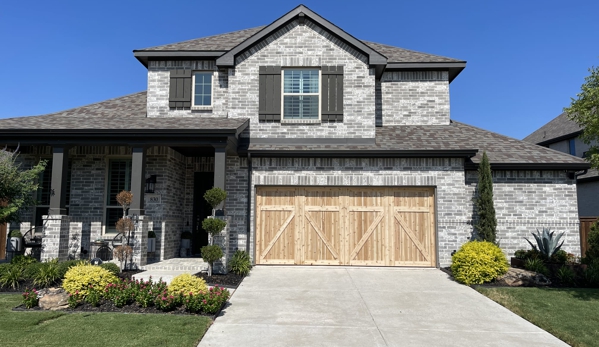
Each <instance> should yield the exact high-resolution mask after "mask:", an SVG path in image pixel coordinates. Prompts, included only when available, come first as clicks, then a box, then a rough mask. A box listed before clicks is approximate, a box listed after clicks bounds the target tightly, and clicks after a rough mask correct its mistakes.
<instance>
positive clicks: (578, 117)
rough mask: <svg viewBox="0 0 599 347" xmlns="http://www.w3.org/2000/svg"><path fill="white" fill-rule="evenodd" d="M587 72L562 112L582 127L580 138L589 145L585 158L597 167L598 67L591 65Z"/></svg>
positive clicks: (598, 129)
mask: <svg viewBox="0 0 599 347" xmlns="http://www.w3.org/2000/svg"><path fill="white" fill-rule="evenodd" d="M589 72H590V73H591V74H590V75H589V76H587V77H585V78H584V83H583V85H582V86H581V87H580V89H581V91H580V93H578V94H577V95H576V97H577V98H576V99H574V98H572V102H571V103H570V107H566V108H564V112H566V113H567V114H568V117H569V118H570V119H571V120H573V121H574V122H576V123H577V124H578V125H579V126H580V127H581V128H582V129H583V130H582V134H581V135H580V138H581V139H582V141H583V142H584V143H586V144H588V145H591V148H590V149H589V152H588V153H589V155H588V156H587V160H588V161H589V162H590V163H591V165H592V166H593V168H595V169H599V147H598V144H599V67H594V66H593V67H591V68H590V69H589Z"/></svg>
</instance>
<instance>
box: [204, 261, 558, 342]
mask: <svg viewBox="0 0 599 347" xmlns="http://www.w3.org/2000/svg"><path fill="white" fill-rule="evenodd" d="M199 346H528V347H530V346H567V345H566V344H565V343H564V342H562V341H560V340H558V339H557V338H555V337H554V336H552V335H551V334H549V333H547V332H545V331H544V330H541V329H540V328H538V327H536V326H534V325H533V324H531V323H529V322H527V321H526V320H524V319H522V318H520V317H519V316H517V315H515V314H513V313H512V312H510V311H509V310H507V309H505V308H504V307H502V306H500V305H498V304H496V303H495V302H493V301H491V300H489V299H487V298H486V297H484V296H483V295H481V294H479V293H477V292H476V291H474V290H473V289H471V288H469V287H466V286H462V285H460V284H457V283H455V282H453V281H451V280H450V279H449V278H448V276H447V275H446V274H445V273H444V272H442V271H440V270H436V269H397V268H343V267H265V266H261V267H260V266H259V267H256V268H254V269H253V270H252V272H251V274H250V276H249V277H247V278H246V279H245V280H244V281H243V283H242V285H241V286H240V287H239V288H238V289H237V291H236V292H235V295H233V297H232V298H231V303H230V306H228V307H227V308H226V309H225V310H223V313H222V314H221V316H219V317H218V318H217V319H216V321H215V322H214V324H213V325H212V326H211V327H210V329H209V330H208V332H207V333H206V335H205V336H204V338H203V339H202V341H201V342H200V344H199Z"/></svg>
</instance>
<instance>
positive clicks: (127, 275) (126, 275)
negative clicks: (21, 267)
mask: <svg viewBox="0 0 599 347" xmlns="http://www.w3.org/2000/svg"><path fill="white" fill-rule="evenodd" d="M140 272H141V270H124V271H123V272H121V273H119V275H118V276H119V278H120V279H123V280H130V279H131V277H132V276H133V275H135V274H138V273H140ZM61 286H62V280H59V281H56V282H54V283H53V284H52V285H51V286H50V287H61ZM26 288H29V289H31V288H37V289H43V288H44V287H43V286H39V285H37V286H36V285H35V284H34V283H33V280H31V279H25V280H21V281H19V286H18V287H16V288H12V287H0V293H9V294H10V293H13V294H14V293H22V292H23V291H24V290H25V289H26Z"/></svg>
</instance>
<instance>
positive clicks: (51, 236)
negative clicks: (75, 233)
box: [41, 215, 71, 261]
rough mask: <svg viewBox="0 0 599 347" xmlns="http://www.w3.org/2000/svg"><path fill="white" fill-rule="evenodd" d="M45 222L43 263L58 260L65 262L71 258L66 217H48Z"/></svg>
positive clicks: (45, 217) (67, 219) (67, 217)
mask: <svg viewBox="0 0 599 347" xmlns="http://www.w3.org/2000/svg"><path fill="white" fill-rule="evenodd" d="M42 219H43V221H44V238H43V239H42V255H41V260H42V261H49V260H52V259H55V258H58V260H59V261H64V260H67V259H68V258H69V224H70V220H71V219H70V217H69V216H66V215H48V216H43V217H42Z"/></svg>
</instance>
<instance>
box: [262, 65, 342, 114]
mask: <svg viewBox="0 0 599 347" xmlns="http://www.w3.org/2000/svg"><path fill="white" fill-rule="evenodd" d="M258 72H259V84H258V87H259V93H258V95H259V101H258V121H260V122H281V123H321V122H343V66H329V65H322V66H320V67H305V68H291V67H289V68H281V66H260V68H259V70H258Z"/></svg>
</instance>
